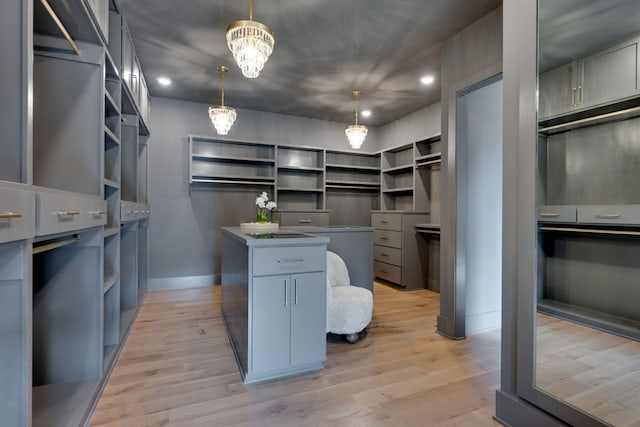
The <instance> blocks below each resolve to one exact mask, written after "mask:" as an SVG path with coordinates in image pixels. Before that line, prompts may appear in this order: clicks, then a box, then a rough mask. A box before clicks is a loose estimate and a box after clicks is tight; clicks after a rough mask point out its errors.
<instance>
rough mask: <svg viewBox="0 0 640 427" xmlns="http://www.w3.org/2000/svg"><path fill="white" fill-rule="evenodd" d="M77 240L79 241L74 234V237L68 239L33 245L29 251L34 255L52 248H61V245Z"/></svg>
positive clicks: (70, 243)
mask: <svg viewBox="0 0 640 427" xmlns="http://www.w3.org/2000/svg"><path fill="white" fill-rule="evenodd" d="M79 241H80V237H78V236H75V237H72V238H70V239H66V240H61V241H59V242H53V243H49V244H47V245H42V246H37V247H34V248H33V249H32V250H31V253H32V254H33V255H36V254H39V253H42V252H47V251H50V250H53V249H57V248H61V247H63V246H67V245H72V244H74V243H76V242H79Z"/></svg>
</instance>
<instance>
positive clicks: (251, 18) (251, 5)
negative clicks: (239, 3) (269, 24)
mask: <svg viewBox="0 0 640 427" xmlns="http://www.w3.org/2000/svg"><path fill="white" fill-rule="evenodd" d="M249 21H253V0H249Z"/></svg>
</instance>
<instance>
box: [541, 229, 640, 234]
mask: <svg viewBox="0 0 640 427" xmlns="http://www.w3.org/2000/svg"><path fill="white" fill-rule="evenodd" d="M540 230H542V231H569V232H572V233H591V234H613V235H617V236H640V231H625V230H611V229H604V228H575V227H540Z"/></svg>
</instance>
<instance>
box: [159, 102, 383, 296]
mask: <svg viewBox="0 0 640 427" xmlns="http://www.w3.org/2000/svg"><path fill="white" fill-rule="evenodd" d="M152 105H153V108H152V110H151V111H152V117H151V135H152V136H151V139H150V142H149V164H150V168H149V201H150V205H151V209H152V212H153V214H152V215H151V219H150V224H149V248H150V249H149V251H150V256H149V278H150V288H151V289H162V288H178V287H190V286H206V285H211V284H213V283H215V281H216V277H215V275H216V274H217V273H218V272H219V271H220V261H219V259H220V257H219V254H220V240H219V239H220V237H219V228H220V227H222V226H230V225H238V224H239V223H240V221H241V220H247V221H250V220H253V218H254V217H255V208H254V202H255V197H256V195H257V191H256V189H255V188H252V189H247V188H244V189H243V188H240V187H233V188H227V189H226V190H225V189H224V188H223V189H222V190H221V191H211V189H210V187H206V186H201V187H197V188H196V187H194V188H193V189H191V190H192V191H191V192H190V188H189V185H188V181H187V178H188V161H189V159H188V146H187V135H189V134H197V135H210V136H216V134H215V129H213V126H212V125H211V121H210V120H209V118H208V116H207V105H205V104H198V103H192V102H184V101H176V100H170V99H165V98H153V99H152ZM344 128H345V124H343V123H335V122H327V121H321V120H312V119H305V118H298V117H292V116H284V115H279V114H271V113H262V112H257V111H251V110H238V119H237V120H236V123H235V124H234V125H233V128H232V129H231V131H230V132H229V135H228V137H229V138H232V139H244V140H250V141H263V142H269V143H278V144H294V145H305V146H315V147H327V148H334V149H343V150H348V149H349V144H348V142H347V139H346V136H345V134H344ZM376 134H377V129H375V128H372V129H370V130H369V134H368V136H367V140H366V141H365V144H364V145H363V147H362V150H361V151H372V152H373V151H376V150H377V146H378V144H377V139H376ZM265 191H272V189H270V188H268V187H265Z"/></svg>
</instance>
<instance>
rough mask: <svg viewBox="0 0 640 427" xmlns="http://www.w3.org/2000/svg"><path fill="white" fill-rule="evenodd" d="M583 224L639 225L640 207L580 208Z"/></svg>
mask: <svg viewBox="0 0 640 427" xmlns="http://www.w3.org/2000/svg"><path fill="white" fill-rule="evenodd" d="M578 222H579V223H581V224H614V225H639V224H640V205H596V206H578Z"/></svg>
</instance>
